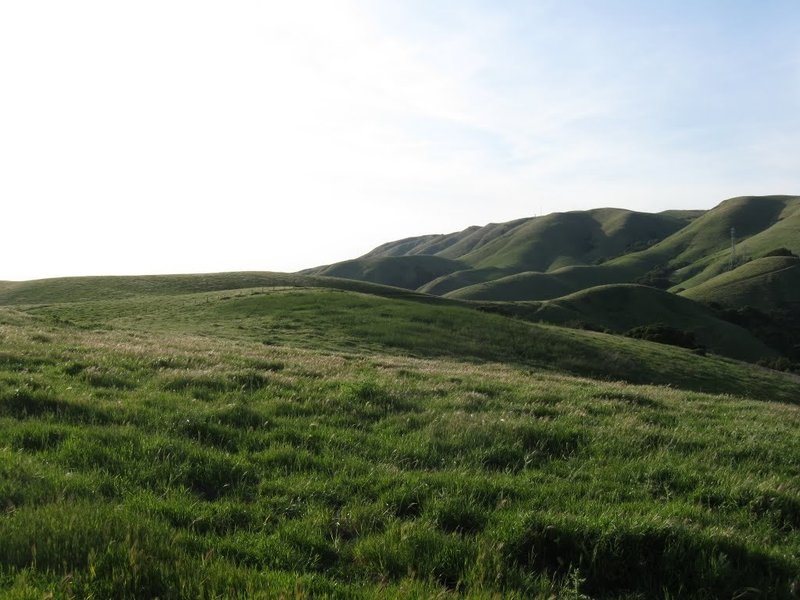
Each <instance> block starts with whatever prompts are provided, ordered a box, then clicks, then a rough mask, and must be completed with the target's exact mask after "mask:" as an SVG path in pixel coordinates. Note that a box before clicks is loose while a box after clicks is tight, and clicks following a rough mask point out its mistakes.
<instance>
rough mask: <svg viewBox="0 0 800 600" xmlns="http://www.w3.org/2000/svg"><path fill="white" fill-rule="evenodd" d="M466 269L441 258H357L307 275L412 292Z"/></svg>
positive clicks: (456, 262) (318, 269)
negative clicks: (350, 280)
mask: <svg viewBox="0 0 800 600" xmlns="http://www.w3.org/2000/svg"><path fill="white" fill-rule="evenodd" d="M465 266H466V265H465V264H464V263H462V262H459V261H456V260H450V259H447V258H442V257H440V256H427V255H420V256H389V257H376V258H358V259H355V260H348V261H345V262H341V263H336V264H333V265H329V266H326V267H318V268H315V269H309V270H308V271H304V273H305V274H309V275H323V276H329V277H342V278H345V279H356V280H359V281H369V282H371V283H379V284H382V285H391V286H396V287H401V288H406V289H409V290H415V289H417V288H419V287H421V286H424V285H425V284H426V283H428V282H429V281H432V280H434V279H437V278H439V277H442V276H444V275H449V274H450V273H453V272H454V271H461V270H463V269H464V267H465Z"/></svg>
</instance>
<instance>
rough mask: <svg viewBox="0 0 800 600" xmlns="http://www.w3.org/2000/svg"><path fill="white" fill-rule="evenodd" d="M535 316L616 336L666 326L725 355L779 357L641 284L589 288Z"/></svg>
mask: <svg viewBox="0 0 800 600" xmlns="http://www.w3.org/2000/svg"><path fill="white" fill-rule="evenodd" d="M531 316H532V317H533V318H538V319H541V320H543V321H546V322H548V323H554V324H558V325H569V324H573V325H574V324H581V325H584V326H585V325H589V326H591V327H594V328H599V329H605V330H609V331H612V332H615V333H624V332H626V331H628V330H631V329H634V328H636V327H643V326H647V325H652V324H657V323H661V324H665V325H668V326H670V327H672V328H674V329H678V330H681V331H686V332H689V333H691V334H693V335H694V336H695V338H696V339H697V341H698V342H699V343H700V344H701V345H702V346H705V347H706V348H708V349H709V350H711V351H713V352H716V353H718V354H722V355H725V356H731V357H733V358H738V359H741V360H748V361H757V360H759V359H763V358H768V357H770V356H775V355H776V354H777V353H776V352H775V351H774V350H772V349H770V348H768V347H767V346H766V345H765V344H764V343H763V342H761V341H760V340H758V339H757V338H756V337H754V336H753V335H752V334H751V333H750V332H748V331H747V330H746V329H744V328H742V327H739V326H737V325H734V324H733V323H729V322H728V321H724V320H722V319H720V318H719V317H718V316H717V315H716V314H715V313H714V311H712V310H711V309H710V308H708V307H706V306H704V305H702V304H699V303H697V302H692V301H691V300H688V299H686V298H681V297H680V296H677V295H675V294H670V293H669V292H665V291H663V290H659V289H655V288H652V287H647V286H641V285H631V284H619V285H604V286H598V287H593V288H588V289H585V290H581V291H580V292H576V293H574V294H570V295H568V296H564V297H562V298H558V299H556V300H550V301H546V302H541V303H538V307H537V310H536V312H535V313H533V315H531Z"/></svg>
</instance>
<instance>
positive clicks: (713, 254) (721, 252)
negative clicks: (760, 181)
mask: <svg viewBox="0 0 800 600" xmlns="http://www.w3.org/2000/svg"><path fill="white" fill-rule="evenodd" d="M732 227H733V228H734V229H735V231H736V240H737V255H738V256H739V257H749V258H757V257H760V256H764V255H765V254H767V253H768V252H770V251H772V250H775V249H776V248H781V247H784V248H788V249H790V250H793V251H795V252H798V251H800V197H798V196H758V197H756V196H746V197H741V198H732V199H730V200H726V201H725V202H723V203H721V204H720V205H719V206H717V207H716V208H714V209H712V210H710V211H708V212H707V213H705V214H704V215H703V216H701V217H699V218H697V219H696V220H694V221H693V222H692V223H690V224H689V225H688V226H687V227H685V228H684V229H682V230H681V231H679V232H678V233H676V234H675V235H672V236H670V237H669V238H667V239H665V240H663V241H662V242H661V243H659V244H656V245H655V246H653V247H652V248H649V249H648V250H645V251H644V252H641V253H639V254H634V255H630V256H627V257H622V258H620V259H619V260H618V261H615V263H614V264H615V265H625V266H629V267H630V266H633V265H636V266H638V267H639V268H640V269H643V268H644V266H649V267H651V268H652V267H659V266H664V267H666V268H667V269H668V270H669V271H670V272H671V277H672V279H673V281H674V283H675V284H676V285H679V286H681V287H684V288H687V289H688V288H690V287H692V286H694V285H697V284H699V283H702V282H703V281H705V280H707V279H710V278H711V277H713V276H715V275H717V274H719V273H722V272H724V271H726V270H728V269H729V266H730V244H731V235H730V230H731V228H732Z"/></svg>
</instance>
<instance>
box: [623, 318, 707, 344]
mask: <svg viewBox="0 0 800 600" xmlns="http://www.w3.org/2000/svg"><path fill="white" fill-rule="evenodd" d="M625 335H626V336H628V337H632V338H636V339H640V340H647V341H649V342H658V343H659V344H669V345H671V346H680V347H681V348H689V349H690V350H703V347H702V346H701V345H700V344H698V343H697V339H696V338H695V335H694V333H692V332H691V331H684V330H682V329H678V328H676V327H671V326H669V325H666V324H664V323H651V324H650V325H642V326H640V327H634V328H633V329H629V330H628V331H626V332H625Z"/></svg>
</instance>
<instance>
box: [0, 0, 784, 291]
mask: <svg viewBox="0 0 800 600" xmlns="http://www.w3.org/2000/svg"><path fill="white" fill-rule="evenodd" d="M798 31H800V2H797V0H748V1H743V0H716V1H711V0H674V1H670V2H663V1H662V0H604V1H602V2H600V1H597V0H527V1H522V0H518V1H515V0H458V1H455V0H452V1H451V0H403V1H399V0H391V1H390V0H372V1H367V0H363V1H360V0H336V1H333V0H293V1H292V2H278V1H277V0H276V1H267V0H261V1H254V0H253V1H247V0H229V1H225V2H223V1H222V0H219V1H209V0H191V1H179V0H136V1H133V0H129V1H123V0H119V1H114V2H109V1H108V0H96V1H89V0H70V2H63V1H62V0H25V1H11V0H9V1H0V207H1V209H2V212H0V215H1V216H2V221H1V222H2V229H1V230H0V280H25V279H34V278H43V277H57V276H68V275H101V274H103V275H108V274H155V273H197V272H219V271H239V270H264V271H295V270H299V269H302V268H308V267H312V266H317V265H321V264H327V263H332V262H336V261H339V260H344V259H348V258H354V257H356V256H359V255H361V254H364V253H366V252H368V251H369V250H371V249H372V248H373V247H375V246H377V245H379V244H381V243H384V242H387V241H391V240H394V239H400V238H404V237H409V236H414V235H422V234H427V233H448V232H452V231H458V230H461V229H463V228H465V227H467V226H469V225H483V224H486V223H489V222H502V221H507V220H511V219H514V218H519V217H526V216H535V215H541V214H547V213H551V212H557V211H566V210H585V209H590V208H597V207H601V206H616V207H621V208H629V209H632V210H641V211H648V212H657V211H660V210H666V209H677V208H711V207H713V206H715V205H716V204H718V203H719V202H721V201H722V200H723V199H725V198H728V197H732V196H740V195H750V194H800V148H799V147H798V146H799V145H800V35H798V34H797V32H798Z"/></svg>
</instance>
